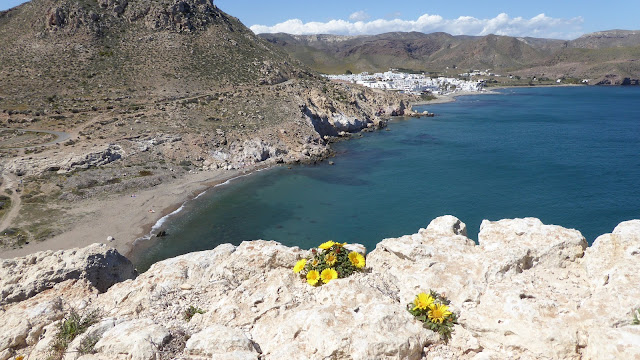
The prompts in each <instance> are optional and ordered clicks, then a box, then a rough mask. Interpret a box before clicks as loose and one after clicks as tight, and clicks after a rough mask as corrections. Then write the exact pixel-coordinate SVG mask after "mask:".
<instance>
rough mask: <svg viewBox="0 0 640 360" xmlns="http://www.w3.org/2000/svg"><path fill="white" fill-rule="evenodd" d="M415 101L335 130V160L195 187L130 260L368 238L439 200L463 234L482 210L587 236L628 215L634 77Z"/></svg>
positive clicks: (636, 209)
mask: <svg viewBox="0 0 640 360" xmlns="http://www.w3.org/2000/svg"><path fill="white" fill-rule="evenodd" d="M426 109H428V110H429V111H431V112H435V113H436V114H437V115H438V116H436V117H433V118H418V119H416V118H412V119H394V120H393V121H391V122H390V123H389V130H390V131H381V132H376V133H371V134H366V135H364V136H363V137H362V138H359V139H354V140H351V141H347V142H342V143H339V144H334V148H335V150H336V151H337V152H338V156H337V157H336V158H335V159H333V160H334V161H335V165H333V166H331V165H328V164H327V163H326V162H325V163H323V164H320V165H316V166H297V167H293V168H292V169H288V168H286V167H278V168H275V169H271V170H267V171H262V172H260V173H257V174H255V175H252V176H248V177H245V178H241V179H237V180H235V181H234V182H232V183H231V184H230V185H226V186H221V187H218V188H217V189H216V190H215V191H210V192H209V193H206V194H205V195H203V196H201V197H200V198H198V199H197V200H195V201H192V202H190V203H188V204H187V205H186V206H185V209H184V211H182V212H181V213H179V214H177V215H175V216H173V217H171V218H170V219H169V221H167V222H166V223H165V225H164V228H165V229H166V230H167V233H168V234H169V236H167V237H166V238H162V239H161V240H159V241H158V242H157V243H155V244H154V245H153V246H152V247H151V248H149V249H146V250H144V251H138V253H137V254H135V253H134V262H135V263H136V265H137V266H138V267H139V269H141V270H146V269H147V268H148V267H149V266H150V264H152V263H154V262H156V261H159V260H162V259H165V258H168V257H173V256H177V255H180V254H184V253H187V252H192V251H198V250H205V249H213V248H214V247H216V246H217V245H219V244H221V243H226V242H230V243H234V244H239V243H240V242H241V241H243V240H254V239H265V240H276V241H279V242H281V243H283V244H285V245H289V246H293V245H297V246H300V247H302V248H309V247H312V246H317V245H318V244H320V243H321V242H324V241H326V240H329V239H331V240H336V241H341V242H345V241H346V242H358V243H362V244H364V245H365V246H367V248H368V249H369V250H373V248H374V247H375V244H376V243H377V242H378V241H380V240H381V239H383V238H386V237H398V236H401V235H404V234H412V233H415V232H416V231H417V230H418V229H419V228H421V227H426V226H427V225H428V224H429V222H430V221H431V220H432V219H433V218H435V217H437V216H440V215H445V214H451V215H455V216H457V217H458V218H460V219H461V220H462V221H464V222H465V223H466V224H467V227H468V230H469V236H470V237H471V238H474V239H476V238H477V233H478V230H479V226H480V223H481V222H482V220H483V219H489V220H499V219H503V218H515V217H537V218H540V219H541V220H542V221H543V222H544V223H545V224H557V225H561V226H564V227H568V228H575V229H578V230H580V231H581V232H582V234H583V235H584V236H585V237H586V238H587V240H588V241H589V243H591V242H593V240H594V239H595V238H596V237H597V236H598V235H600V234H604V233H607V232H611V231H612V230H613V228H614V227H615V226H616V225H617V224H618V223H619V222H621V221H624V220H629V219H634V218H640V87H572V88H564V87H563V88H522V89H506V90H501V91H500V94H496V95H478V96H465V97H459V98H458V100H457V101H456V102H455V103H449V104H439V105H429V106H425V107H423V108H420V107H419V108H418V110H420V111H422V110H426Z"/></svg>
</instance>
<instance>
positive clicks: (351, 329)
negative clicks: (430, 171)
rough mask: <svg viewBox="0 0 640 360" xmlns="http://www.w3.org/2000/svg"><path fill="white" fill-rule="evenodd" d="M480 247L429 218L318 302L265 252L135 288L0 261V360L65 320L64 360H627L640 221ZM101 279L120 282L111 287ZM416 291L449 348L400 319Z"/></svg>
mask: <svg viewBox="0 0 640 360" xmlns="http://www.w3.org/2000/svg"><path fill="white" fill-rule="evenodd" d="M478 242H479V244H476V243H474V242H473V241H472V240H470V239H469V238H467V237H466V226H465V224H464V223H462V222H461V221H460V220H458V219H457V218H455V217H453V216H444V217H440V218H437V219H435V220H433V221H432V222H431V223H430V224H429V226H428V227H427V228H426V229H420V230H419V231H418V233H416V234H413V235H407V236H403V237H400V238H397V239H393V238H391V239H384V240H382V241H381V242H380V243H378V245H377V246H376V249H375V250H373V251H372V252H370V253H369V254H368V255H367V267H366V271H365V272H364V273H358V274H355V275H353V276H352V277H349V278H347V279H340V280H334V281H332V282H330V283H329V284H327V285H324V286H321V287H311V286H309V285H308V284H306V283H305V282H303V281H302V280H301V279H300V278H299V277H298V276H297V275H296V274H294V273H293V272H292V270H291V269H292V266H293V264H294V263H295V262H296V260H298V259H300V258H302V257H304V256H306V255H307V254H308V251H307V250H302V249H299V248H297V247H294V248H289V247H285V246H283V245H281V244H279V243H276V242H273V241H251V242H244V243H242V244H241V245H239V246H233V245H230V244H225V245H220V246H218V247H217V248H215V249H213V250H209V251H202V252H197V253H191V254H187V255H183V256H180V257H177V258H173V259H168V260H165V261H162V262H159V263H157V264H155V265H153V266H152V267H151V269H149V271H147V272H145V273H143V274H141V275H139V276H137V277H135V278H134V276H135V274H134V273H133V272H132V268H131V264H130V263H129V262H128V261H126V260H123V259H122V258H121V257H119V256H118V255H116V254H114V253H113V250H110V249H108V248H107V247H105V246H104V245H98V244H96V245H93V246H91V247H89V248H87V249H80V250H78V249H76V250H69V251H60V252H55V253H52V252H45V253H39V254H34V255H31V256H28V257H25V258H17V259H12V260H3V261H2V263H0V278H1V279H2V283H1V284H0V285H1V286H2V288H1V290H0V291H1V292H0V293H1V294H2V298H1V301H2V312H1V313H0V323H2V324H3V326H2V331H0V359H1V360H6V359H14V358H18V357H19V356H28V358H29V359H45V358H47V356H49V355H50V349H51V346H52V344H54V343H55V341H56V333H57V329H58V328H59V326H60V324H61V322H62V320H63V319H65V317H67V318H68V316H69V313H70V311H71V310H72V309H74V311H76V312H78V313H91V314H97V315H95V316H96V317H95V321H94V324H93V325H91V326H90V327H88V329H87V330H86V331H85V332H84V333H82V334H80V335H79V336H77V337H76V338H75V339H74V340H73V341H71V342H70V344H69V345H68V347H67V348H66V352H64V353H63V354H62V356H63V357H64V359H83V360H88V359H170V358H175V359H254V360H255V359H291V358H296V359H477V360H479V359H638V358H640V326H638V325H633V324H632V319H633V318H632V315H631V310H632V309H636V308H638V307H640V288H638V282H637V274H638V273H640V261H639V260H640V220H633V221H627V222H623V223H621V224H620V225H618V226H617V227H616V228H615V229H614V230H613V232H612V233H611V234H606V235H602V236H600V237H599V238H598V239H596V241H595V242H594V244H593V245H592V246H591V247H589V248H587V243H586V241H585V239H584V238H583V237H582V235H581V234H580V232H578V231H576V230H571V229H565V228H562V227H559V226H551V225H544V224H542V223H541V222H540V221H539V220H538V219H534V218H526V219H513V220H500V221H496V222H490V221H484V222H483V223H482V226H481V230H480V234H479V241H478ZM84 258H86V260H83V259H84ZM69 264H73V265H71V266H70V265H69ZM100 269H103V272H100ZM101 274H102V275H101ZM96 277H97V278H101V279H103V281H97V282H96V281H95V279H96ZM104 279H108V280H104ZM115 279H117V281H120V280H123V279H128V280H124V281H122V282H119V283H116V284H115V285H112V286H110V287H109V285H111V283H113V282H114V281H112V280H115ZM107 287H109V288H108V289H107ZM429 289H433V290H436V291H438V292H441V293H442V292H445V293H446V295H447V297H448V298H449V299H451V307H452V309H453V310H454V311H455V312H456V313H458V314H459V320H458V322H459V324H458V325H455V330H454V333H453V337H452V339H451V340H450V341H449V342H448V343H444V342H443V341H442V340H440V338H439V336H437V335H436V334H435V333H433V332H431V331H430V330H427V329H425V328H423V327H422V325H421V323H420V322H418V321H416V320H415V319H413V317H412V315H410V314H409V313H408V312H407V310H406V304H407V303H410V302H411V301H412V300H413V298H414V297H415V295H416V294H417V293H418V292H422V291H428V290H429ZM15 294H20V295H19V296H16V295H15ZM190 307H191V309H192V311H191V315H193V316H192V317H191V318H190V320H187V319H185V317H184V314H185V311H186V310H187V309H189V308H190ZM87 344H89V346H88V345H87Z"/></svg>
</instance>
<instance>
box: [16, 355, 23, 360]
mask: <svg viewBox="0 0 640 360" xmlns="http://www.w3.org/2000/svg"><path fill="white" fill-rule="evenodd" d="M23 359H24V356H23V355H18V356H16V360H23Z"/></svg>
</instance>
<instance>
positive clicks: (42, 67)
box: [0, 0, 417, 256]
mask: <svg viewBox="0 0 640 360" xmlns="http://www.w3.org/2000/svg"><path fill="white" fill-rule="evenodd" d="M0 78H2V81H0V128H1V129H0V154H1V155H0V192H2V193H3V194H7V195H10V196H9V197H10V198H11V202H10V203H9V201H8V200H0V201H1V202H3V203H4V205H3V207H4V208H5V209H9V208H11V210H10V211H11V214H12V216H6V217H4V218H1V219H0V221H1V222H0V226H1V228H0V230H9V231H2V232H0V253H2V252H4V251H11V250H16V249H19V248H21V247H25V246H30V247H33V246H34V244H36V243H39V242H41V241H43V240H47V241H48V242H49V243H52V242H58V241H63V242H66V241H70V242H72V243H73V244H74V245H72V246H77V245H75V244H79V243H80V242H81V241H82V238H86V236H76V235H72V234H70V233H71V232H73V231H75V230H76V229H78V228H79V227H82V226H83V223H85V222H89V221H94V219H99V222H102V223H104V221H103V220H102V219H100V218H101V217H109V218H113V216H107V215H105V216H94V214H91V210H90V209H94V208H100V207H102V205H100V204H98V203H101V202H102V201H103V198H104V197H110V198H111V199H112V200H113V199H114V198H115V197H120V200H121V201H122V200H123V198H125V197H128V196H130V195H131V194H139V193H141V192H143V191H145V190H149V189H153V188H156V187H158V186H162V185H167V184H171V183H175V184H178V185H179V184H183V183H185V182H189V181H191V180H190V178H192V177H193V176H192V175H194V174H200V173H202V174H208V175H207V176H206V179H205V177H204V176H203V177H202V178H203V180H202V182H203V183H208V182H216V181H219V180H221V179H222V181H224V180H226V179H229V178H232V177H235V176H236V175H237V173H238V172H244V171H252V170H255V168H257V167H265V166H271V165H273V164H276V163H289V164H295V163H307V162H311V163H312V162H315V161H319V160H322V159H324V158H326V157H328V156H330V155H331V147H330V143H331V141H333V139H332V138H333V137H336V136H348V135H349V133H353V132H357V131H360V130H367V129H376V128H380V127H383V126H384V125H385V123H386V120H387V119H388V118H389V117H390V116H391V115H392V114H401V113H404V110H405V109H407V108H408V104H409V102H410V101H415V100H416V99H417V98H416V97H415V96H409V95H403V94H397V93H388V92H384V91H375V90H372V89H363V88H361V87H359V86H353V85H349V84H342V83H336V82H331V81H329V80H327V79H325V78H324V77H322V76H320V75H319V74H317V73H315V72H313V71H311V70H310V69H308V68H307V67H305V66H304V65H303V64H301V63H300V62H298V61H296V60H294V59H292V58H290V57H289V56H288V55H287V54H286V53H284V52H282V51H281V50H280V49H278V48H277V47H275V46H272V45H271V44H270V43H268V42H267V41H265V40H262V39H260V38H258V37H257V36H255V34H253V32H252V31H251V30H249V29H248V28H247V27H246V26H244V25H243V24H242V23H241V22H240V21H239V20H238V19H237V18H235V17H233V16H230V15H229V14H227V13H225V12H224V11H223V10H221V9H220V8H218V7H217V5H215V4H214V3H213V2H212V1H207V0H157V1H152V2H149V1H144V0H128V1H120V0H100V1H83V0H32V1H29V2H26V3H24V4H22V5H20V6H17V7H15V8H13V9H10V10H7V11H2V12H0ZM407 112H409V111H408V110H407ZM201 188H206V186H204V185H203V186H202V187H201ZM201 188H199V189H195V188H193V189H188V191H186V192H187V193H189V192H192V191H193V192H197V191H196V190H198V191H201ZM167 193H170V191H164V192H162V196H163V197H166V194H167ZM158 197H160V193H159V194H158V196H156V198H158ZM187 198H189V197H188V196H179V197H175V198H173V199H172V200H170V201H168V204H164V206H163V207H162V208H159V209H157V210H158V212H157V214H158V215H159V216H158V217H157V218H153V219H151V218H150V219H147V220H145V222H144V223H143V224H144V225H145V226H146V224H150V223H151V224H152V223H154V222H155V221H157V220H158V219H159V218H160V217H161V215H160V213H161V211H163V210H165V209H167V208H168V207H171V206H173V205H175V204H179V203H182V202H184V201H185V200H186V199H187ZM3 199H4V198H3ZM145 206H146V205H145ZM76 209H80V210H81V211H78V212H76ZM147 210H149V209H148V208H138V209H136V211H135V212H134V213H133V214H128V216H126V219H124V220H123V221H121V222H120V223H123V222H124V221H127V222H128V223H127V224H126V226H124V227H125V228H127V229H133V230H132V231H128V230H127V231H128V232H125V231H122V232H120V233H118V234H114V233H110V231H111V230H110V229H109V230H106V229H105V231H109V233H106V232H102V233H100V232H98V233H99V235H100V237H99V238H103V239H104V238H107V236H112V237H115V238H116V239H117V240H116V241H117V242H119V243H118V244H113V245H115V246H117V247H118V249H119V250H121V251H122V252H125V250H124V249H123V247H124V246H127V245H126V244H131V243H133V241H135V239H136V238H137V237H139V236H142V235H143V232H144V230H145V229H143V227H144V226H142V227H141V226H138V225H139V224H136V223H135V222H130V221H129V220H130V219H131V218H132V217H133V216H136V215H135V214H136V213H139V212H146V211H147ZM2 212H3V209H0V217H3V214H2ZM71 212H74V214H73V215H71V214H70V213H71ZM119 212H120V211H118V212H116V213H119ZM79 213H80V214H79ZM76 215H77V216H76ZM80 218H82V219H80ZM98 226H100V224H93V225H92V226H91V227H93V228H95V227H98ZM109 227H111V226H109ZM92 234H97V233H96V232H92ZM72 237H75V238H74V239H72V240H69V239H70V238H72ZM85 245H88V244H86V243H85ZM50 248H68V246H57V245H50ZM28 251H30V252H32V251H33V250H28ZM0 256H2V255H0Z"/></svg>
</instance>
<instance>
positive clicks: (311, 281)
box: [307, 270, 320, 286]
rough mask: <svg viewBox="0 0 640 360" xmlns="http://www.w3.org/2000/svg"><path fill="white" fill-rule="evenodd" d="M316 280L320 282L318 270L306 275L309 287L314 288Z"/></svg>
mask: <svg viewBox="0 0 640 360" xmlns="http://www.w3.org/2000/svg"><path fill="white" fill-rule="evenodd" d="M318 280H320V274H319V273H318V270H311V271H309V272H308V273H307V283H309V285H314V286H315V285H316V284H317V283H318Z"/></svg>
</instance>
